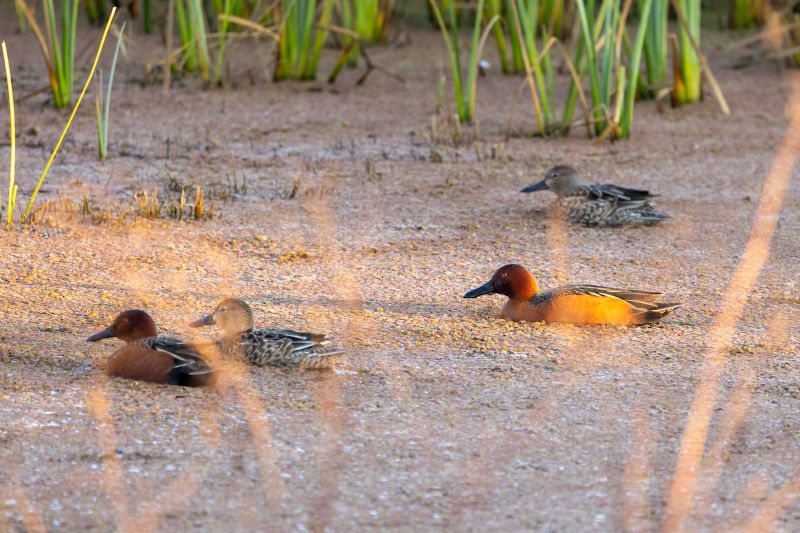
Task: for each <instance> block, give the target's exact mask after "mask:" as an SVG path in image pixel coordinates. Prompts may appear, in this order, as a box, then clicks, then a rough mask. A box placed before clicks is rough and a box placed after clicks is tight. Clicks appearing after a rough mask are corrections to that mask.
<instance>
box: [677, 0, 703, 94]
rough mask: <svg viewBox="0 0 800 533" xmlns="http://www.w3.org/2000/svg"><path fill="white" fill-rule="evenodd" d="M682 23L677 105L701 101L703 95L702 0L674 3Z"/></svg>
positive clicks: (679, 39)
mask: <svg viewBox="0 0 800 533" xmlns="http://www.w3.org/2000/svg"><path fill="white" fill-rule="evenodd" d="M674 6H675V10H676V14H677V16H678V19H679V23H680V30H679V36H678V42H679V47H680V50H679V53H680V56H679V58H680V59H678V58H673V60H674V61H678V65H679V67H676V68H675V69H674V78H675V79H674V80H673V84H674V85H673V101H674V103H675V104H676V105H682V104H687V103H689V102H699V101H700V98H701V97H702V95H703V92H702V91H703V89H702V83H701V74H702V73H701V67H700V56H699V55H698V53H697V50H695V48H699V46H700V0H677V1H676V2H675V4H674Z"/></svg>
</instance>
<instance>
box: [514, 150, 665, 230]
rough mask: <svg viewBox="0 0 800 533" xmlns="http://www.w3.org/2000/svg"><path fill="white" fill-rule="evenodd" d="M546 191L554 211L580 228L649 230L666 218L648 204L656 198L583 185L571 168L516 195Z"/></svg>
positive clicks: (640, 192) (601, 185)
mask: <svg viewBox="0 0 800 533" xmlns="http://www.w3.org/2000/svg"><path fill="white" fill-rule="evenodd" d="M544 190H549V191H553V192H554V193H556V195H557V196H558V200H557V201H556V204H555V206H556V208H558V209H561V210H563V212H564V214H565V216H566V218H567V220H569V221H570V222H572V223H575V224H583V225H584V226H590V227H591V226H601V227H602V226H607V227H619V226H650V225H653V224H657V223H659V222H661V221H662V220H666V219H668V218H669V215H666V214H664V213H660V212H658V211H656V209H655V208H654V207H653V205H652V204H651V200H652V199H653V198H654V197H655V196H657V195H655V194H651V193H650V191H647V190H644V189H630V188H627V187H620V186H618V185H612V184H610V183H586V182H585V181H584V178H583V176H582V175H581V173H580V172H578V171H577V170H576V169H574V168H573V167H570V166H567V165H557V166H555V167H553V168H551V169H550V170H548V171H547V173H546V174H545V176H544V179H543V180H542V181H539V182H537V183H534V184H533V185H528V186H527V187H525V188H524V189H522V190H521V191H520V192H524V193H530V192H536V191H544Z"/></svg>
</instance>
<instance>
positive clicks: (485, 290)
mask: <svg viewBox="0 0 800 533" xmlns="http://www.w3.org/2000/svg"><path fill="white" fill-rule="evenodd" d="M484 294H494V287H492V282H491V281H489V282H487V283H484V284H483V285H481V286H480V287H478V288H477V289H472V290H471V291H469V292H468V293H467V294H465V295H464V298H477V297H478V296H483V295H484Z"/></svg>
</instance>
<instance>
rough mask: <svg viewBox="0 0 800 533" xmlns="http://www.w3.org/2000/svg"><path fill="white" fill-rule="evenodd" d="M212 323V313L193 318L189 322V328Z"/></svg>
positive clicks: (211, 324)
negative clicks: (193, 319) (197, 318)
mask: <svg viewBox="0 0 800 533" xmlns="http://www.w3.org/2000/svg"><path fill="white" fill-rule="evenodd" d="M213 325H214V315H208V316H204V317H203V318H201V319H200V320H195V321H194V322H192V323H191V324H189V327H190V328H202V327H203V326H213Z"/></svg>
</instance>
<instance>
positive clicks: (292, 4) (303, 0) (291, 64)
mask: <svg viewBox="0 0 800 533" xmlns="http://www.w3.org/2000/svg"><path fill="white" fill-rule="evenodd" d="M332 13H333V0H322V9H321V13H320V15H319V17H318V18H317V17H316V14H317V1H316V0H281V14H282V22H281V29H280V34H279V37H278V55H277V61H276V63H275V72H274V75H273V77H274V79H275V80H276V81H280V80H287V79H296V80H313V79H316V77H317V64H318V63H319V57H320V54H321V53H322V47H323V46H324V45H325V40H326V39H327V37H328V26H329V25H330V23H331V15H332Z"/></svg>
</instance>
